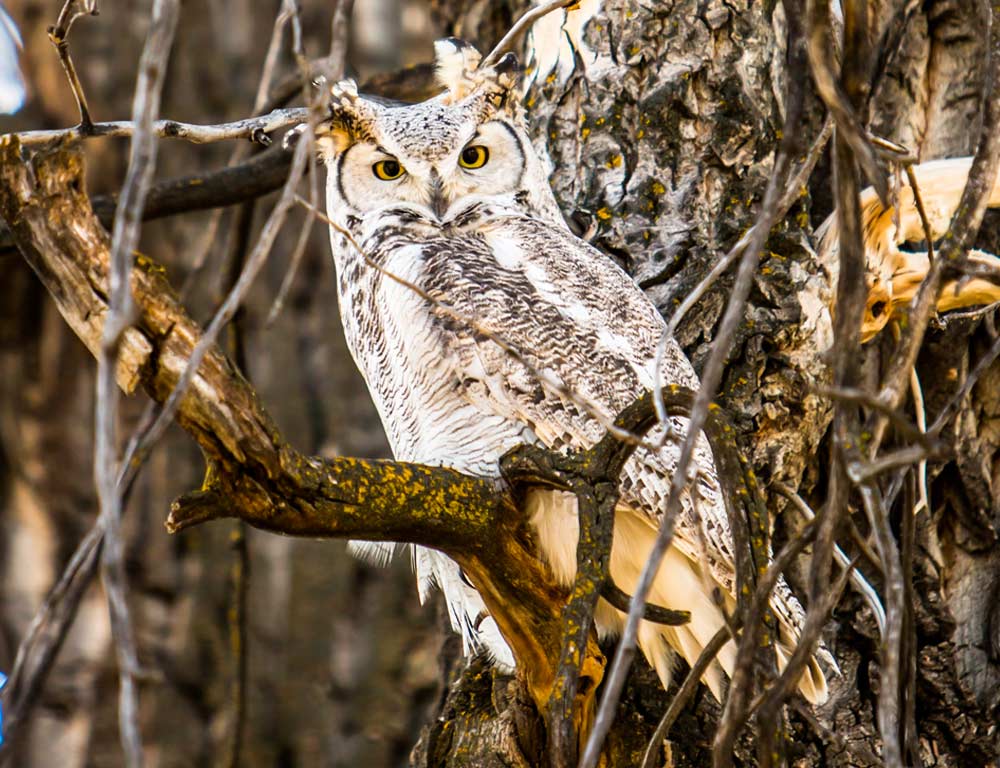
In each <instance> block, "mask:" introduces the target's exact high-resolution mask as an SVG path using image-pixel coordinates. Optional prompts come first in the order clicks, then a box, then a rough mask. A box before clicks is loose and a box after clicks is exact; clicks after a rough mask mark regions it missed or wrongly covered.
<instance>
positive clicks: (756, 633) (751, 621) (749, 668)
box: [712, 522, 817, 765]
mask: <svg viewBox="0 0 1000 768" xmlns="http://www.w3.org/2000/svg"><path fill="white" fill-rule="evenodd" d="M816 528H817V526H816V524H815V523H814V522H810V523H808V524H807V525H805V526H804V527H803V528H802V530H800V531H799V532H798V533H797V534H796V535H795V536H793V537H792V538H791V539H789V540H788V542H787V543H786V544H785V546H784V547H783V548H782V550H781V552H779V553H778V556H777V557H775V558H774V560H773V561H772V562H771V563H770V565H768V567H767V570H766V571H765V572H764V575H763V576H762V577H761V578H760V579H759V581H758V582H757V587H756V589H755V591H754V595H753V599H752V600H751V601H750V602H749V605H748V606H747V610H746V615H745V617H744V621H743V627H744V630H743V637H742V638H740V643H739V646H738V648H737V651H736V661H735V662H734V663H733V677H732V680H731V681H730V684H729V694H728V695H727V696H726V702H725V707H724V708H723V713H722V718H721V719H720V723H719V729H718V731H717V732H716V734H715V740H714V742H715V743H714V744H713V747H712V752H713V754H712V760H713V764H714V765H725V764H726V761H727V760H729V759H731V754H732V750H733V747H734V745H735V743H736V738H737V737H738V736H739V734H740V731H741V730H742V728H743V726H744V723H745V721H746V718H747V712H748V711H749V710H748V702H749V701H750V695H751V693H752V690H751V685H752V682H753V675H752V673H753V660H754V657H755V656H756V654H757V648H758V647H759V646H760V636H761V633H762V632H763V630H764V629H765V627H764V621H763V619H764V615H765V612H766V611H767V609H768V604H769V602H770V599H771V593H772V591H773V590H774V587H775V585H776V584H777V583H778V579H779V578H780V576H781V574H782V573H783V572H784V571H785V569H787V568H788V566H789V565H791V563H792V561H793V560H794V559H795V558H796V557H798V556H799V554H800V553H801V552H802V550H804V549H805V547H806V545H808V544H809V543H810V542H811V541H812V540H813V539H814V538H815V536H816ZM802 642H803V640H801V639H800V640H799V643H800V644H801V643H802Z"/></svg>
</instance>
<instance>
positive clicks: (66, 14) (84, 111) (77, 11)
mask: <svg viewBox="0 0 1000 768" xmlns="http://www.w3.org/2000/svg"><path fill="white" fill-rule="evenodd" d="M97 13H98V10H97V0H66V3H65V4H64V5H63V7H62V10H61V11H60V12H59V18H58V19H56V23H55V24H53V25H52V26H51V27H49V29H48V34H49V40H50V41H51V42H52V45H54V46H55V47H56V52H57V53H58V54H59V63H60V64H62V68H63V71H64V72H65V73H66V79H67V80H68V81H69V87H70V89H71V90H72V91H73V98H75V99H76V106H77V108H78V109H79V110H80V126H79V127H80V130H81V131H84V132H86V131H89V130H90V129H91V127H92V126H93V121H92V120H91V118H90V109H89V108H88V107H87V97H86V96H85V95H84V93H83V84H82V83H81V82H80V77H79V75H77V73H76V67H75V66H74V65H73V59H72V58H71V57H70V55H69V30H70V28H71V27H72V26H73V22H74V21H76V20H77V19H78V18H79V17H80V16H88V15H89V16H96V15H97Z"/></svg>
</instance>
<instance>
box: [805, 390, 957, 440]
mask: <svg viewBox="0 0 1000 768" xmlns="http://www.w3.org/2000/svg"><path fill="white" fill-rule="evenodd" d="M815 391H816V393H817V394H820V395H823V396H824V397H829V398H830V399H831V400H836V401H839V402H842V403H849V404H853V405H863V406H865V407H866V408H870V409H872V410H873V411H877V412H879V413H881V414H883V415H885V417H886V418H888V419H889V420H890V421H891V422H892V424H893V426H894V427H896V429H898V430H899V432H900V434H901V435H902V436H903V437H906V438H908V439H910V440H915V441H916V442H917V443H919V444H920V446H921V447H922V448H923V449H924V450H926V451H928V452H935V451H937V450H940V447H939V446H937V445H936V443H935V442H934V440H932V439H931V438H930V437H928V435H927V434H926V433H925V432H924V431H923V430H921V429H920V428H919V427H918V426H916V425H914V424H913V423H912V422H911V421H910V420H909V419H908V418H906V416H904V415H903V414H902V413H901V412H900V411H899V410H897V409H896V408H893V407H892V406H891V405H889V404H888V403H886V402H884V401H882V400H879V399H878V397H876V396H875V395H873V394H872V393H870V392H867V391H865V390H863V389H859V388H857V387H827V386H823V385H818V386H816V387H815Z"/></svg>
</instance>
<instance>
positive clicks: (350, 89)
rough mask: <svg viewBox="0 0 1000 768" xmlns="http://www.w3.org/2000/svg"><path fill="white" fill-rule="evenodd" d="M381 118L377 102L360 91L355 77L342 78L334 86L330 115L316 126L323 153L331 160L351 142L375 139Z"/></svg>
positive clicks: (331, 89) (318, 142)
mask: <svg viewBox="0 0 1000 768" xmlns="http://www.w3.org/2000/svg"><path fill="white" fill-rule="evenodd" d="M377 120H378V115H377V114H376V111H375V105H374V104H372V102H370V101H368V100H367V99H365V98H364V97H363V96H360V95H359V94H358V86H357V84H356V83H355V82H354V81H353V80H341V81H340V82H339V83H334V84H333V85H332V86H331V87H330V116H329V118H327V119H326V120H324V121H323V122H322V123H320V124H319V125H318V126H317V128H316V143H317V146H318V147H319V151H320V156H321V157H322V158H323V160H326V161H329V160H331V159H333V158H334V157H336V156H337V155H339V154H341V153H342V152H343V151H344V150H345V149H347V148H348V147H349V146H351V144H354V143H356V142H358V141H366V140H372V137H373V134H372V130H373V126H374V125H375V124H376V122H377Z"/></svg>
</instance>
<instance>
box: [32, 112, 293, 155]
mask: <svg viewBox="0 0 1000 768" xmlns="http://www.w3.org/2000/svg"><path fill="white" fill-rule="evenodd" d="M307 116H308V110H307V109H305V108H304V107H292V108H289V109H275V110H273V111H271V112H269V113H268V114H266V115H262V116H260V117H247V118H244V119H242V120H234V121H233V122H231V123H219V124H216V125H197V124H195V123H182V122H179V121H177V120H157V121H156V122H155V123H154V124H153V133H154V135H156V136H158V137H160V138H161V139H184V140H185V141H190V142H191V143H192V144H209V143H211V142H215V141H227V140H229V139H251V140H252V141H257V142H261V143H263V144H269V143H270V136H269V134H271V133H273V132H274V131H280V130H281V129H282V128H289V127H291V126H293V125H299V124H300V123H302V122H303V121H304V120H305V119H306V117H307ZM134 133H135V124H134V123H132V122H131V121H128V120H119V121H115V122H110V123H92V124H91V125H90V127H89V128H87V129H84V128H83V126H82V125H77V126H74V127H73V128H58V129H55V130H51V131H22V132H21V133H18V134H17V137H18V139H19V140H20V141H21V144H22V146H25V147H38V146H45V145H48V144H56V143H58V142H60V141H79V140H81V139H91V138H97V137H99V136H131V135H133V134H134Z"/></svg>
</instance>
